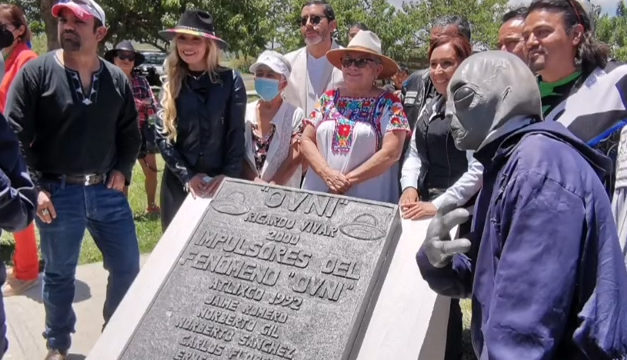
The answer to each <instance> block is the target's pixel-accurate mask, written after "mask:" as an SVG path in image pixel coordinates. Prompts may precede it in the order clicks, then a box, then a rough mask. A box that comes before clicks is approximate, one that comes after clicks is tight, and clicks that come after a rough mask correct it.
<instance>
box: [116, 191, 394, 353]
mask: <svg viewBox="0 0 627 360" xmlns="http://www.w3.org/2000/svg"><path fill="white" fill-rule="evenodd" d="M400 232H401V226H400V220H399V216H398V211H397V208H396V206H395V205H392V204H384V203H378V202H371V201H364V200H359V199H354V198H347V197H342V196H335V195H330V194H321V193H313V192H308V191H303V190H299V189H289V188H284V187H274V186H264V185H260V184H255V183H251V182H246V181H239V180H230V179H229V180H226V181H225V182H224V183H223V185H222V186H221V188H220V189H219V191H218V193H217V194H216V196H215V198H214V199H213V200H212V201H211V202H210V203H209V206H207V207H206V210H205V213H204V215H203V216H202V220H201V221H200V222H199V223H198V225H197V227H196V228H195V230H194V231H193V233H192V235H191V237H189V238H188V239H180V241H186V242H187V243H186V245H185V246H184V247H183V248H182V249H183V250H182V251H181V253H180V254H178V255H175V256H177V259H178V260H177V261H176V262H175V263H174V265H173V267H172V268H171V269H170V271H169V273H168V275H167V276H166V277H165V279H164V281H163V283H162V285H161V287H160V288H159V290H158V292H157V294H156V296H154V298H153V301H152V303H151V304H150V306H148V308H147V309H146V311H145V313H144V315H143V316H142V318H141V320H140V321H139V323H138V325H137V326H136V327H135V331H134V332H133V334H132V335H131V337H130V339H129V340H128V341H127V343H126V346H125V348H124V349H123V350H122V352H121V356H120V357H119V358H120V359H124V360H137V359H149V358H150V359H174V360H184V359H185V360H192V359H193V360H203V359H207V360H208V359H246V360H274V359H276V360H279V359H289V360H292V359H293V360H297V359H298V360H300V359H325V360H328V359H354V358H356V357H357V355H358V353H359V348H360V344H361V340H362V338H363V336H364V333H365V331H366V328H367V326H368V321H369V318H370V314H371V312H372V309H373V307H374V304H375V303H376V301H377V297H378V293H379V290H380V288H381V285H382V282H383V280H384V278H385V274H386V272H387V269H388V266H389V262H390V260H391V257H392V254H393V252H394V248H395V246H396V243H397V241H398V238H399V236H400ZM126 301H128V299H125V302H126Z"/></svg>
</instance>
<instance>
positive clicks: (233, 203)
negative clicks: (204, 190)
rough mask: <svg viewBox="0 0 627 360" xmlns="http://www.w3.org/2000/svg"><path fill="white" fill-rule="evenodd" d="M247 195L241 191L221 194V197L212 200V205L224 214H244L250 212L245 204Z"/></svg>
mask: <svg viewBox="0 0 627 360" xmlns="http://www.w3.org/2000/svg"><path fill="white" fill-rule="evenodd" d="M245 201H246V196H244V194H242V193H241V192H237V191H236V192H232V193H230V194H228V195H226V196H220V197H219V198H216V199H214V200H213V201H211V207H212V208H213V209H214V210H215V211H217V212H219V213H223V214H228V215H243V214H246V213H247V212H248V207H246V205H244V202H245Z"/></svg>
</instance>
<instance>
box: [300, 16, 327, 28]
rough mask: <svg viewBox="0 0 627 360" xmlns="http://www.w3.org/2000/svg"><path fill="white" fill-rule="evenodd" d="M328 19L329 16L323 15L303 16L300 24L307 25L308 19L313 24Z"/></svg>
mask: <svg viewBox="0 0 627 360" xmlns="http://www.w3.org/2000/svg"><path fill="white" fill-rule="evenodd" d="M323 18H324V19H326V18H327V17H326V16H324V15H322V16H320V15H307V16H303V17H302V18H300V26H305V25H307V21H310V22H311V25H318V24H320V21H322V19H323Z"/></svg>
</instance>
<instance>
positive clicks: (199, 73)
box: [189, 70, 207, 80]
mask: <svg viewBox="0 0 627 360" xmlns="http://www.w3.org/2000/svg"><path fill="white" fill-rule="evenodd" d="M206 73H207V70H204V71H191V70H190V71H189V76H191V77H192V78H193V79H194V80H198V79H200V78H201V77H202V76H203V75H205V74H206Z"/></svg>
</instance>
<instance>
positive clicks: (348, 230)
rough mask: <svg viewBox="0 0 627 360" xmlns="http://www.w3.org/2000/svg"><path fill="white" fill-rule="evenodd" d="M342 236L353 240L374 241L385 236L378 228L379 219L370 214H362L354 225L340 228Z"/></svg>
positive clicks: (354, 221)
mask: <svg viewBox="0 0 627 360" xmlns="http://www.w3.org/2000/svg"><path fill="white" fill-rule="evenodd" d="M340 231H341V232H342V234H344V235H346V236H348V237H352V238H353V239H358V240H366V241H373V240H378V239H381V238H382V237H384V236H385V232H384V231H383V230H381V229H380V228H379V226H378V221H377V218H376V217H374V216H373V215H370V214H361V215H359V216H357V217H356V218H355V220H353V222H352V223H349V224H344V225H342V226H340Z"/></svg>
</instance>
